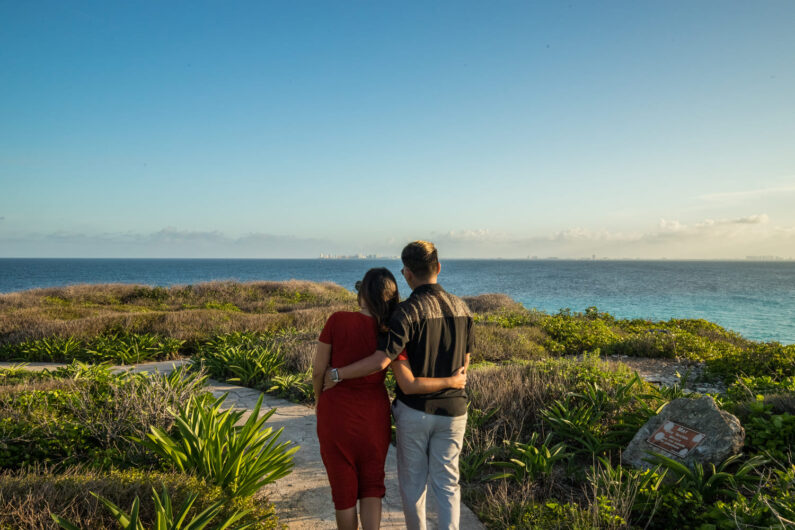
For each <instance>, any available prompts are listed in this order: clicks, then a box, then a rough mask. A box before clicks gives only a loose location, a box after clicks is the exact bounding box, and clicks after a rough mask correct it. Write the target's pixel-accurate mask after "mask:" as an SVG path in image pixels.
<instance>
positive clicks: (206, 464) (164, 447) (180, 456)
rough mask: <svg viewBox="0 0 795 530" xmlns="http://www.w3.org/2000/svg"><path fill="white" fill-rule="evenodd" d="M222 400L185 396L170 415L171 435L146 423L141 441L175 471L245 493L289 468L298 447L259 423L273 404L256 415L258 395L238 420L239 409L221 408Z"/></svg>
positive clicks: (229, 491)
mask: <svg viewBox="0 0 795 530" xmlns="http://www.w3.org/2000/svg"><path fill="white" fill-rule="evenodd" d="M225 399H226V396H223V397H222V398H219V399H216V400H203V401H199V400H196V399H193V398H191V399H190V400H188V402H187V403H186V404H185V405H184V406H183V407H181V408H180V409H179V412H177V414H176V429H175V430H176V432H175V433H174V436H171V435H169V433H168V432H166V431H165V430H164V429H162V428H159V427H155V426H152V427H150V430H151V432H150V433H149V434H147V438H148V441H146V442H144V445H145V446H146V447H148V448H150V449H152V451H153V452H154V453H155V454H157V455H158V456H159V457H160V458H162V459H163V460H164V461H166V462H168V463H169V464H171V465H172V466H174V467H175V468H177V469H179V470H180V471H183V472H188V473H191V474H195V475H198V476H200V477H203V478H204V479H206V480H207V481H208V482H210V483H211V484H215V485H217V486H221V487H222V488H223V489H224V491H225V492H227V494H228V495H229V496H230V497H249V496H251V495H253V494H254V493H256V492H257V491H259V489H260V488H261V487H262V486H264V485H265V484H270V483H272V482H274V481H276V480H277V479H280V478H282V477H284V476H286V475H288V474H289V473H290V471H291V470H292V468H293V461H292V455H293V454H294V453H295V452H296V451H297V450H298V446H295V447H292V448H289V446H290V442H283V443H279V444H277V443H276V442H277V440H278V439H279V436H280V435H281V433H282V430H284V428H282V429H279V430H278V431H276V432H274V431H273V429H272V428H270V427H268V428H267V429H265V428H263V427H264V424H265V422H266V421H267V420H268V418H270V417H271V416H272V415H273V413H274V412H275V409H271V410H270V411H268V412H267V413H265V414H263V415H262V417H260V415H259V411H260V408H261V407H262V395H260V398H259V400H258V401H257V405H256V407H254V410H253V411H252V412H251V414H250V415H249V417H248V419H247V420H246V421H245V423H244V424H243V425H237V423H238V422H239V421H240V419H241V418H242V417H243V414H244V411H233V410H231V409H228V410H226V411H223V412H222V411H221V405H223V402H224V400H225Z"/></svg>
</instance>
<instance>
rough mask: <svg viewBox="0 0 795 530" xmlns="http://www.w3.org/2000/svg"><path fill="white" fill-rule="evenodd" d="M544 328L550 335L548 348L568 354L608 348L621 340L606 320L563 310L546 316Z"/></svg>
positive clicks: (542, 325) (542, 324) (543, 323)
mask: <svg viewBox="0 0 795 530" xmlns="http://www.w3.org/2000/svg"><path fill="white" fill-rule="evenodd" d="M541 327H542V329H543V330H544V331H545V332H546V333H547V334H548V335H549V336H550V340H549V341H548V342H547V345H546V346H547V348H548V349H549V350H550V351H552V352H555V353H562V354H563V353H565V354H568V355H572V354H580V353H584V352H586V351H593V350H595V349H597V348H601V349H604V348H607V347H609V346H611V345H613V344H615V343H616V342H618V341H619V340H620V338H619V336H618V335H617V334H616V333H615V332H614V331H613V330H612V329H611V328H610V326H609V325H608V323H606V322H605V321H604V320H600V319H596V318H583V317H581V316H577V315H572V314H571V313H569V312H566V311H561V312H560V313H558V314H557V315H552V316H548V317H546V318H545V319H544V320H543V321H542V323H541Z"/></svg>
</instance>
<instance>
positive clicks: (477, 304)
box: [463, 293, 524, 313]
mask: <svg viewBox="0 0 795 530" xmlns="http://www.w3.org/2000/svg"><path fill="white" fill-rule="evenodd" d="M463 300H464V302H466V304H467V305H468V306H469V310H470V311H472V312H473V313H494V312H498V311H524V306H522V304H520V303H519V302H517V301H516V300H514V299H513V298H511V297H510V296H508V295H507V294H500V293H490V294H481V295H478V296H465V297H463Z"/></svg>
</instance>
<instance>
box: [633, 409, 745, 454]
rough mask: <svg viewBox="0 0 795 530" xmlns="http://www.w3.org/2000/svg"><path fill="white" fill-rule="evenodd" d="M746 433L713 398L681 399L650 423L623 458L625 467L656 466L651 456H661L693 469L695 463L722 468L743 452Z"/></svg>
mask: <svg viewBox="0 0 795 530" xmlns="http://www.w3.org/2000/svg"><path fill="white" fill-rule="evenodd" d="M744 441H745V429H743V427H742V425H740V420H738V419H737V418H736V417H735V416H733V415H732V414H729V413H728V412H726V411H724V410H720V409H719V408H718V406H717V405H716V404H715V400H714V399H712V398H711V397H710V396H704V397H701V398H699V399H690V398H679V399H675V400H673V401H671V402H670V403H668V404H667V405H666V406H665V407H664V408H663V409H662V410H661V411H660V413H659V414H658V415H656V416H654V417H653V418H651V419H649V421H647V422H646V424H645V425H644V426H643V427H641V428H640V430H639V431H638V432H637V434H635V437H634V438H632V441H631V442H630V443H629V445H628V446H627V448H626V450H625V451H624V453H623V455H622V460H623V463H624V464H630V465H633V466H635V467H638V468H641V469H649V468H652V467H654V466H652V465H651V464H649V462H647V461H646V460H645V459H646V458H648V457H649V455H648V453H647V452H654V453H660V454H662V455H665V456H667V457H669V458H672V459H674V460H677V461H678V462H682V463H684V464H686V465H688V466H689V467H693V463H694V462H698V463H701V464H705V463H713V464H716V465H717V464H719V463H721V462H723V461H724V460H725V459H726V458H728V457H729V456H731V455H734V454H737V453H738V452H740V449H742V447H743V443H744Z"/></svg>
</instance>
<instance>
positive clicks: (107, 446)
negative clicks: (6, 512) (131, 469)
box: [0, 363, 206, 468]
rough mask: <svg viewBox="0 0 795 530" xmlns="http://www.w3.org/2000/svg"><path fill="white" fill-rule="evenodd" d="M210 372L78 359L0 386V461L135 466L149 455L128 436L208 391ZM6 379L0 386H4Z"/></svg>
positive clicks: (167, 419) (162, 423) (9, 464)
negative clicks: (113, 369)
mask: <svg viewBox="0 0 795 530" xmlns="http://www.w3.org/2000/svg"><path fill="white" fill-rule="evenodd" d="M205 380H206V376H205V375H204V374H202V373H200V372H189V371H188V370H186V369H184V368H178V369H176V370H174V371H173V372H171V373H170V374H167V375H166V374H157V373H156V374H143V373H140V374H132V373H126V372H125V373H121V374H112V373H110V371H109V370H108V369H107V367H103V366H88V365H85V364H81V363H73V364H72V365H70V366H68V367H65V368H61V369H58V370H56V371H54V372H51V373H43V374H39V375H38V376H37V378H36V379H35V380H34V381H35V383H31V384H28V385H27V386H22V387H8V389H7V391H0V467H2V468H17V467H19V466H22V465H25V464H33V463H56V462H59V463H66V464H68V463H76V462H83V463H89V464H91V465H96V466H108V465H111V464H113V465H117V466H130V465H134V464H136V463H139V464H140V463H146V462H147V461H149V457H148V456H147V453H146V452H145V451H144V450H143V448H141V447H140V446H139V445H137V444H135V443H134V442H132V441H131V440H130V438H129V437H130V436H139V437H143V436H145V434H146V432H148V430H149V427H150V426H152V425H155V426H159V427H161V428H164V429H170V427H171V425H172V423H173V416H172V414H170V413H169V412H168V410H169V408H171V407H177V406H179V405H181V404H183V403H185V402H187V400H188V399H189V398H190V397H192V396H198V395H200V394H201V393H203V389H202V387H203V385H204V382H205ZM2 388H3V387H0V389H2Z"/></svg>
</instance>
